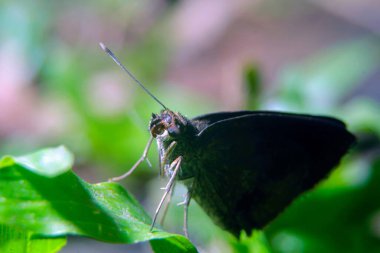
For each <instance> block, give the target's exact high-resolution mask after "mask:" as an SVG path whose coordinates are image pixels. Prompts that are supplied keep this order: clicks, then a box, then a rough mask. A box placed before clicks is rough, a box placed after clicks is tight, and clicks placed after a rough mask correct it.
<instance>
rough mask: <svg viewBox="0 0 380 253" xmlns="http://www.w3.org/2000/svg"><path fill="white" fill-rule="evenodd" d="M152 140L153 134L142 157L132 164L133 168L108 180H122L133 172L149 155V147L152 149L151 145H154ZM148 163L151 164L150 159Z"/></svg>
mask: <svg viewBox="0 0 380 253" xmlns="http://www.w3.org/2000/svg"><path fill="white" fill-rule="evenodd" d="M152 142H153V137H152V136H151V137H150V139H149V141H148V143H147V144H146V147H145V149H144V152H143V154H142V156H141V157H140V159H139V160H137V162H136V163H135V164H134V165H133V166H132V168H131V169H130V170H128V171H127V172H126V173H124V174H123V175H121V176H119V177H113V178H110V179H109V180H108V181H110V182H115V181H120V180H122V179H124V178H126V177H128V176H129V175H131V174H132V172H133V171H134V170H135V169H136V168H137V167H138V166H139V165H140V164H141V163H142V162H143V161H144V160H146V159H147V155H148V152H149V149H150V146H151V145H152ZM148 164H149V166H151V165H150V162H149V161H148Z"/></svg>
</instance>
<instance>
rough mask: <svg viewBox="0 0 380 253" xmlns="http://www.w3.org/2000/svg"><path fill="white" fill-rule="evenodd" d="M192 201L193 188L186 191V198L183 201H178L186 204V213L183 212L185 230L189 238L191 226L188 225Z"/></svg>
mask: <svg viewBox="0 0 380 253" xmlns="http://www.w3.org/2000/svg"><path fill="white" fill-rule="evenodd" d="M190 201H191V190H189V191H188V192H187V193H186V197H185V200H184V201H183V202H181V203H178V205H183V206H184V213H183V232H184V234H185V236H186V237H187V238H189V230H188V228H189V226H188V221H189V205H190Z"/></svg>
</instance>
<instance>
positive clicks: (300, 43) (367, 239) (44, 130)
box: [0, 0, 380, 253]
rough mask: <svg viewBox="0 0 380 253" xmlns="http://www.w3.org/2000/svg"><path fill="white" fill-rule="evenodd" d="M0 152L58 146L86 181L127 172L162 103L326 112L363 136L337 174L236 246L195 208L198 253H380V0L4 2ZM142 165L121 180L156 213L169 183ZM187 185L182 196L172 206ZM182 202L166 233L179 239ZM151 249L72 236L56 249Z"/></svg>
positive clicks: (191, 111) (188, 111)
mask: <svg viewBox="0 0 380 253" xmlns="http://www.w3.org/2000/svg"><path fill="white" fill-rule="evenodd" d="M0 7H1V8H0V39H1V40H0V41H1V42H0V156H2V155H5V154H13V155H21V154H24V153H28V152H32V151H34V150H36V149H39V148H42V147H48V146H58V145H60V144H63V145H66V146H67V147H68V148H69V149H70V150H71V151H72V152H73V153H74V155H75V157H76V162H75V167H74V171H75V172H76V173H78V174H79V175H80V176H81V177H83V178H84V179H85V180H86V181H88V182H91V183H96V182H101V181H106V180H107V179H108V178H110V177H113V176H117V175H120V174H122V173H123V172H125V171H126V170H127V169H129V168H130V167H131V166H132V165H133V164H134V162H135V161H136V160H137V159H138V158H139V157H140V156H141V154H142V151H143V149H144V147H145V145H146V143H147V141H148V138H149V131H148V122H149V119H150V115H151V113H152V112H155V113H157V112H159V111H160V110H161V109H162V108H161V107H160V106H159V104H157V103H156V102H155V101H154V100H153V99H151V98H150V97H149V96H147V94H145V93H144V92H143V91H142V90H141V89H140V88H139V87H138V86H137V85H136V84H134V83H133V82H132V81H131V80H130V78H129V77H128V76H126V75H125V74H124V73H122V72H121V71H120V69H119V68H118V67H117V66H116V65H115V64H114V63H113V62H112V61H111V59H110V58H108V57H107V56H106V55H105V54H104V52H103V51H101V50H100V48H99V46H98V43H99V42H103V43H105V44H106V45H107V46H108V47H109V48H111V49H112V50H113V51H114V52H115V54H117V55H118V56H119V58H120V59H121V60H122V62H123V63H124V64H125V65H126V66H127V67H128V68H129V69H130V70H131V72H132V73H134V74H135V75H136V76H137V77H138V79H139V80H141V81H142V82H143V83H144V84H145V85H146V86H147V87H148V88H149V89H150V90H151V92H152V93H153V94H155V95H156V96H157V97H158V98H159V99H160V100H161V101H162V102H163V103H164V104H165V105H166V106H167V107H169V108H170V109H172V110H174V111H180V112H181V113H183V114H184V115H186V116H188V117H194V116H197V115H200V114H204V113H208V112H214V111H222V110H243V109H250V110H257V109H270V110H281V111H291V112H306V113H312V114H326V115H331V116H336V117H338V118H340V119H342V120H344V121H345V122H346V123H347V124H348V127H349V129H350V130H351V131H353V132H354V133H355V134H356V135H357V136H358V138H359V142H358V145H357V146H356V147H355V149H353V150H352V152H351V153H350V154H349V155H348V156H346V157H345V159H344V161H343V162H342V164H341V166H340V167H339V168H338V169H337V170H335V171H334V173H333V174H332V175H331V176H330V178H329V179H328V180H326V181H324V182H323V183H322V184H320V185H319V186H318V187H317V189H316V190H314V191H311V192H309V193H306V194H304V195H303V196H302V197H300V198H299V199H297V200H296V201H295V203H294V204H293V205H291V207H289V208H288V209H287V210H286V211H285V212H284V213H283V214H282V215H280V216H279V217H278V219H276V220H275V221H274V222H273V223H272V224H270V225H269V226H268V227H267V228H266V229H265V231H264V232H263V233H259V232H258V233H255V234H254V236H253V237H246V238H243V240H242V241H240V242H238V241H236V240H234V239H233V238H232V237H230V236H229V235H228V234H226V233H224V232H223V231H220V230H219V229H218V228H216V227H215V226H213V225H212V224H211V222H210V221H209V220H208V218H207V217H206V216H205V215H204V214H203V212H202V211H201V210H200V209H199V208H198V207H197V205H196V204H195V203H194V202H192V206H191V209H190V235H191V237H192V240H193V241H194V242H195V243H196V245H198V247H199V249H200V250H201V251H204V252H281V253H282V252H283V253H286V252H379V251H380V201H379V200H380V159H379V154H380V141H379V140H380V105H379V104H380V2H379V1H376V0H364V1H354V0H349V1H347V0H344V1H343V0H335V1H327V0H306V1H302V0H290V1H286V2H284V1H275V0H256V1H248V0H236V1H228V0H192V1H179V0H177V1H175V0H166V1H165V0H156V1H152V0H149V1H148V0H141V1H88V0H87V1H86V0H80V1H40V0H35V1H10V0H3V1H1V3H0ZM149 157H150V160H151V161H152V163H153V169H152V168H149V167H148V166H147V165H146V164H143V165H142V166H141V167H140V168H139V169H138V170H137V171H136V172H135V173H134V174H133V175H132V176H131V177H129V178H127V179H126V180H124V181H122V182H121V184H123V185H124V186H125V187H126V188H127V189H128V191H131V192H132V193H133V194H134V195H135V196H136V197H137V198H138V199H139V200H140V201H141V202H142V203H143V204H144V205H145V206H146V208H147V210H148V212H149V213H153V210H154V209H155V207H156V204H157V202H158V199H159V198H160V197H161V196H160V194H161V192H159V191H157V189H158V188H159V187H162V186H163V185H165V182H166V181H165V180H164V179H159V177H158V169H156V168H157V161H158V159H157V157H158V156H157V152H156V150H154V148H153V149H152V150H151V153H150V156H149ZM183 193H184V189H183V188H181V186H179V187H178V189H177V191H176V194H175V199H174V200H173V202H174V203H176V202H180V201H181V199H182V194H183ZM182 215H183V214H182V207H177V206H176V205H175V204H173V205H172V207H171V208H170V209H169V215H168V217H167V219H166V223H165V226H164V227H165V228H166V229H167V230H168V231H173V232H175V231H177V232H179V233H181V230H182ZM126 251H128V252H146V251H149V244H148V243H142V244H138V245H111V244H105V243H101V242H96V241H93V240H91V239H83V238H69V242H68V245H67V246H66V247H65V248H64V249H63V251H62V252H65V253H69V252H111V253H112V252H115V253H116V252H126Z"/></svg>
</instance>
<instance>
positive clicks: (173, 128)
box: [168, 125, 181, 137]
mask: <svg viewBox="0 0 380 253" xmlns="http://www.w3.org/2000/svg"><path fill="white" fill-rule="evenodd" d="M168 133H169V135H170V136H172V137H176V136H178V135H179V134H180V133H181V130H180V128H179V126H177V125H176V126H171V127H169V128H168Z"/></svg>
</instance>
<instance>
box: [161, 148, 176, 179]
mask: <svg viewBox="0 0 380 253" xmlns="http://www.w3.org/2000/svg"><path fill="white" fill-rule="evenodd" d="M176 145H177V142H176V141H173V142H172V143H170V145H169V147H168V148H167V149H166V151H165V154H163V155H162V157H161V158H160V175H163V174H164V171H165V165H166V164H167V163H168V162H167V160H168V157H169V155H170V154H171V153H172V152H173V150H174V148H175V146H176Z"/></svg>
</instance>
